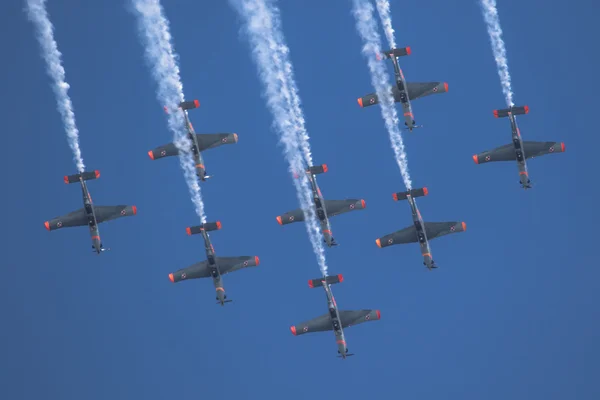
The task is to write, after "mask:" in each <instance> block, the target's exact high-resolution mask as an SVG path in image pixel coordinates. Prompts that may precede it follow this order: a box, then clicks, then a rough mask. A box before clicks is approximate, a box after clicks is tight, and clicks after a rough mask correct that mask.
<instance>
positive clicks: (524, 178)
mask: <svg viewBox="0 0 600 400" xmlns="http://www.w3.org/2000/svg"><path fill="white" fill-rule="evenodd" d="M508 117H509V118H510V128H511V131H512V141H513V145H514V146H515V155H516V157H517V167H518V168H519V181H520V182H521V185H522V186H523V189H529V188H531V185H530V183H531V181H530V180H529V172H528V171H527V161H526V160H525V149H524V148H523V139H522V138H521V132H520V131H519V127H518V125H517V118H516V117H515V116H514V115H513V114H512V113H509V115H508Z"/></svg>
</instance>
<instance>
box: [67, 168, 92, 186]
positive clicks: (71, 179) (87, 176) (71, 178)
mask: <svg viewBox="0 0 600 400" xmlns="http://www.w3.org/2000/svg"><path fill="white" fill-rule="evenodd" d="M98 178H100V171H98V170H95V171H92V172H82V173H80V174H75V175H68V176H65V177H64V178H63V179H64V181H65V183H66V184H67V185H68V184H69V183H77V182H79V180H80V179H81V180H84V181H89V180H92V179H98Z"/></svg>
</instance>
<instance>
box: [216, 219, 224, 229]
mask: <svg viewBox="0 0 600 400" xmlns="http://www.w3.org/2000/svg"><path fill="white" fill-rule="evenodd" d="M216 225H217V230H220V229H221V227H222V226H223V225H221V221H217V222H216Z"/></svg>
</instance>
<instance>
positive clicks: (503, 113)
mask: <svg viewBox="0 0 600 400" xmlns="http://www.w3.org/2000/svg"><path fill="white" fill-rule="evenodd" d="M511 113H512V114H513V115H524V114H527V113H529V106H522V107H514V106H513V107H511V108H505V109H503V110H494V117H496V118H504V117H508V116H509V115H510V114H511Z"/></svg>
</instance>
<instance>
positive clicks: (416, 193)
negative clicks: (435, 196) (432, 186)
mask: <svg viewBox="0 0 600 400" xmlns="http://www.w3.org/2000/svg"><path fill="white" fill-rule="evenodd" d="M428 193H429V191H428V190H427V188H426V187H424V188H419V189H411V190H410V191H408V192H398V193H394V194H392V197H393V198H394V201H399V200H406V199H407V198H408V196H411V197H421V196H427V194H428Z"/></svg>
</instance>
